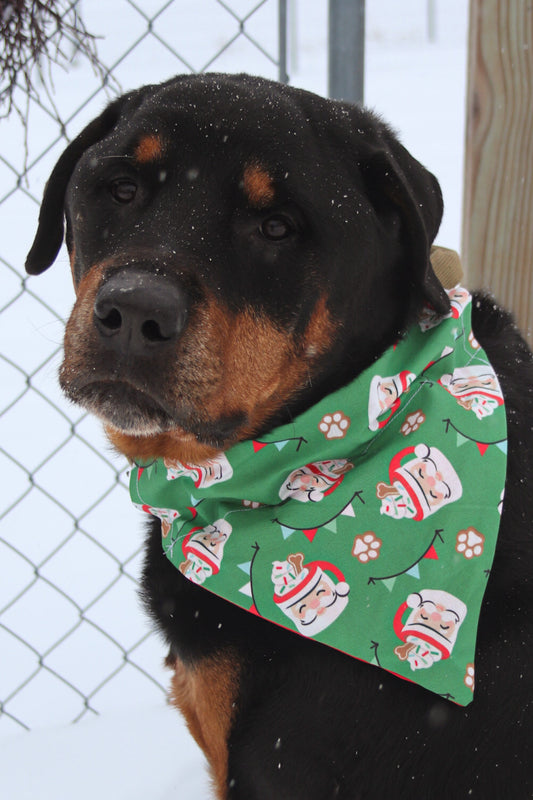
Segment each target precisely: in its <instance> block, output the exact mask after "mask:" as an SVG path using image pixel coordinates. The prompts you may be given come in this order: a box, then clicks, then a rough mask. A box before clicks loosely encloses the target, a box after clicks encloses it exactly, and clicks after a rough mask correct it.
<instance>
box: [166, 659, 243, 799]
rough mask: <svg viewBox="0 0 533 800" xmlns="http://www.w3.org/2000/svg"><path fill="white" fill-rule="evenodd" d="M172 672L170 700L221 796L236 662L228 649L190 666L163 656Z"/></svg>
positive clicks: (236, 682) (236, 680) (237, 670)
mask: <svg viewBox="0 0 533 800" xmlns="http://www.w3.org/2000/svg"><path fill="white" fill-rule="evenodd" d="M167 665H168V666H169V667H172V668H173V670H174V674H173V676H172V680H171V692H170V700H171V703H172V704H173V705H174V706H176V707H177V708H178V709H179V710H180V711H181V712H182V714H183V716H184V717H185V720H186V722H187V726H188V728H189V730H190V732H191V734H192V736H193V737H194V739H195V740H196V742H197V744H198V745H199V746H200V747H201V749H202V750H203V752H204V753H205V755H206V758H207V760H208V762H209V766H210V768H211V773H212V776H213V780H214V784H215V788H216V793H217V798H219V800H225V798H226V796H227V792H226V784H227V778H228V737H229V734H230V730H231V724H232V721H233V717H234V714H235V708H236V705H235V702H236V698H237V694H238V689H239V674H240V664H239V662H238V658H237V657H236V655H234V654H233V653H232V652H231V651H227V652H224V653H220V654H218V655H216V656H211V657H209V658H206V659H204V660H202V661H200V662H198V663H197V664H196V665H195V666H194V667H187V666H185V664H183V663H182V662H181V661H180V660H179V659H177V658H176V659H175V660H172V659H171V658H168V659H167Z"/></svg>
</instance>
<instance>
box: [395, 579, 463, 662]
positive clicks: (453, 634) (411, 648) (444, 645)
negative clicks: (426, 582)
mask: <svg viewBox="0 0 533 800" xmlns="http://www.w3.org/2000/svg"><path fill="white" fill-rule="evenodd" d="M406 611H409V612H410V613H409V616H408V618H407V620H406V621H405V622H402V618H403V616H404V614H405V612H406ZM466 611H467V609H466V605H465V604H464V603H463V602H462V601H461V600H459V598H457V597H455V596H454V595H452V594H449V593H448V592H445V591H442V590H439V589H423V590H422V591H421V592H415V593H413V594H411V595H409V597H408V598H407V600H406V601H405V603H403V604H402V605H401V606H400V607H399V609H398V611H397V612H396V616H395V619H394V630H395V632H396V634H397V636H398V637H399V638H400V639H402V640H403V642H404V644H402V645H398V646H397V647H395V649H394V652H395V653H396V655H397V656H398V658H399V659H400V661H407V662H408V663H409V666H410V668H411V670H418V669H428V668H429V667H431V666H432V665H433V664H435V663H436V662H437V661H440V660H441V659H443V658H448V657H449V656H450V655H451V653H452V650H453V647H454V645H455V640H456V638H457V632H458V630H459V628H460V626H461V623H462V622H463V620H464V618H465V616H466Z"/></svg>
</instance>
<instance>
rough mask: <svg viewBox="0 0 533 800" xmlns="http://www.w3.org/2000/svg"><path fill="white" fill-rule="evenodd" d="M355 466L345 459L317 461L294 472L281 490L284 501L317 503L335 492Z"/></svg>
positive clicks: (280, 494)
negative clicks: (345, 475)
mask: <svg viewBox="0 0 533 800" xmlns="http://www.w3.org/2000/svg"><path fill="white" fill-rule="evenodd" d="M352 467H353V464H351V463H350V462H348V461H346V460H345V459H338V460H334V461H317V462H316V463H315V464H306V465H305V466H303V467H299V468H298V469H295V470H293V471H292V472H291V473H290V475H289V476H288V478H287V479H286V481H285V483H284V484H283V486H282V487H281V489H280V490H279V496H280V498H281V499H282V500H287V499H289V498H290V499H292V500H299V501H300V502H301V503H307V502H309V501H310V502H312V503H317V502H319V501H320V500H322V499H323V497H324V496H325V495H327V494H330V493H331V492H333V491H334V490H335V489H336V488H337V487H338V486H339V484H340V483H341V482H342V479H343V477H344V474H345V473H346V472H348V470H350V469H352Z"/></svg>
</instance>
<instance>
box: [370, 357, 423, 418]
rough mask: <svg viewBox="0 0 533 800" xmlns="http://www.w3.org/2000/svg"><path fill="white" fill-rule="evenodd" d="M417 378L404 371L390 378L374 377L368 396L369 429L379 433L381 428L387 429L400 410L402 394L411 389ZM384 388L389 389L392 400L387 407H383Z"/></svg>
mask: <svg viewBox="0 0 533 800" xmlns="http://www.w3.org/2000/svg"><path fill="white" fill-rule="evenodd" d="M415 378H416V375H415V374H414V372H409V370H402V372H399V373H398V375H392V376H391V377H388V378H382V377H381V375H374V377H373V378H372V381H371V383H370V392H369V395H368V427H369V429H370V430H371V431H377V430H378V429H379V428H384V427H385V425H386V424H387V422H389V420H390V419H391V417H392V416H393V415H394V414H395V413H396V411H397V410H398V408H399V405H400V402H401V400H400V398H401V396H402V394H403V393H404V392H405V391H406V390H407V389H408V388H409V386H410V385H411V383H412V382H413V381H414V379H415ZM383 386H387V387H388V389H389V392H390V398H391V402H390V405H388V404H387V405H386V406H385V407H383V400H384V397H385V395H384V392H383V389H382V387H383ZM387 412H388V413H387ZM383 415H386V416H383ZM380 416H382V419H378V418H379V417H380Z"/></svg>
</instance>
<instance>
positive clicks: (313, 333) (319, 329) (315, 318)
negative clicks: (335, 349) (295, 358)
mask: <svg viewBox="0 0 533 800" xmlns="http://www.w3.org/2000/svg"><path fill="white" fill-rule="evenodd" d="M336 332H337V328H336V326H335V323H334V322H333V320H332V319H331V314H330V313H329V311H328V307H327V300H326V298H325V297H321V298H320V300H319V301H318V303H317V304H316V306H315V308H314V309H313V313H312V314H311V318H310V320H309V324H308V326H307V328H306V330H305V334H304V338H303V356H304V357H305V358H308V359H313V358H316V357H317V356H321V355H324V353H327V352H328V351H329V350H331V347H332V346H333V340H334V338H335V334H336Z"/></svg>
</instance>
